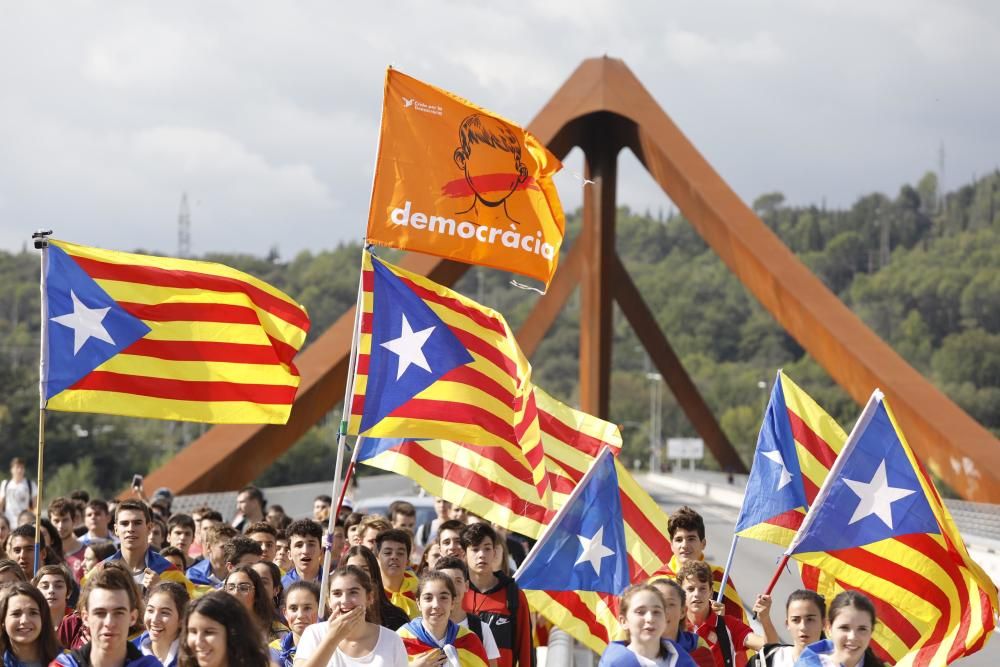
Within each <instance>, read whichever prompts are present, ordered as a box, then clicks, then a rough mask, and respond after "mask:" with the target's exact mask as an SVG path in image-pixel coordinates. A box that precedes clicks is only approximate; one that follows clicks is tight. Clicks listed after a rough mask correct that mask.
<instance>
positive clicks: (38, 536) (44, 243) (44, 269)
mask: <svg viewBox="0 0 1000 667" xmlns="http://www.w3.org/2000/svg"><path fill="white" fill-rule="evenodd" d="M50 234H52V230H49V229H39V230H38V231H37V232H35V233H34V234H32V235H31V238H32V239H34V244H35V249H36V250H39V251H41V261H40V266H41V277H40V279H39V281H38V287H39V290H40V291H41V298H40V299H39V303H40V308H41V323H40V325H41V326H40V331H39V341H38V473H37V476H36V479H37V482H36V493H37V496H36V498H35V562H34V570H33V572H38V568H39V567H41V556H42V485H43V484H44V483H45V472H44V469H45V414H46V409H45V406H46V403H47V401H46V398H45V378H46V377H48V361H49V360H48V353H49V300H48V291H47V289H46V286H47V278H48V275H47V274H48V268H49V253H48V249H49V239H48V237H49V235H50ZM28 487H29V488H28V499H29V500H30V499H31V488H30V487H31V484H28Z"/></svg>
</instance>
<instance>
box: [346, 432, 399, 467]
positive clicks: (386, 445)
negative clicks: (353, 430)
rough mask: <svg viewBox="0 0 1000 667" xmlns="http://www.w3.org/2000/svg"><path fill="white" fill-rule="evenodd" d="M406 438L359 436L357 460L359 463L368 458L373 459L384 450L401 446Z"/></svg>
mask: <svg viewBox="0 0 1000 667" xmlns="http://www.w3.org/2000/svg"><path fill="white" fill-rule="evenodd" d="M406 440H407V439H406V438H365V437H360V438H358V444H357V447H358V453H357V460H358V463H362V462H364V461H367V460H368V459H373V458H375V457H376V456H378V455H379V454H381V453H383V452H388V451H390V450H392V449H395V448H396V447H399V446H400V445H402V444H403V443H404V442H406Z"/></svg>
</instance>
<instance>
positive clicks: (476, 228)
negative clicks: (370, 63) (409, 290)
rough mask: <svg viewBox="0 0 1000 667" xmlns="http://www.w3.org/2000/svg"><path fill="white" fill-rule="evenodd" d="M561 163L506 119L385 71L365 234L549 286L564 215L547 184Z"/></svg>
mask: <svg viewBox="0 0 1000 667" xmlns="http://www.w3.org/2000/svg"><path fill="white" fill-rule="evenodd" d="M561 168H562V164H561V163H560V162H559V160H557V159H556V158H555V156H553V155H552V154H551V153H550V152H549V151H548V150H547V149H546V148H545V147H544V146H542V145H541V144H540V143H539V141H538V140H537V139H536V138H535V137H533V136H532V135H531V134H530V133H528V132H526V131H525V130H524V129H522V128H520V127H518V126H517V125H515V124H514V123H511V122H510V121H508V120H505V119H504V118H501V117H500V116H497V115H496V114H493V113H491V112H489V111H487V110H485V109H481V108H479V107H477V106H475V105H473V104H471V103H470V102H468V101H466V100H464V99H462V98H460V97H457V96H456V95H453V94H451V93H449V92H447V91H444V90H441V89H440V88H435V87H434V86H431V85H428V84H426V83H423V82H422V81H418V80H417V79H414V78H412V77H409V76H407V75H405V74H402V73H401V72H398V71H396V70H393V69H389V71H388V73H387V74H386V77H385V96H384V99H383V102H382V127H381V139H380V142H379V149H378V160H377V162H376V165H375V183H374V186H373V188H372V202H371V209H370V212H369V218H368V233H367V239H368V242H370V243H373V244H376V245H384V246H390V247H393V248H402V249H404V250H413V251H416V252H423V253H427V254H430V255H437V256H439V257H445V258H447V259H453V260H457V261H460V262H466V263H468V264H480V265H483V266H489V267H493V268H495V269H501V270H504V271H511V272H513V273H518V274H521V275H525V276H529V277H531V278H535V279H537V280H540V281H542V282H544V283H545V284H546V286H548V283H549V280H551V278H552V275H553V274H554V273H555V270H556V264H557V262H558V260H559V246H560V245H562V239H563V227H564V223H565V220H564V217H563V211H562V205H561V204H560V203H559V196H558V194H557V193H556V188H555V185H554V184H553V183H552V175H553V174H555V173H556V172H557V171H559V169H561Z"/></svg>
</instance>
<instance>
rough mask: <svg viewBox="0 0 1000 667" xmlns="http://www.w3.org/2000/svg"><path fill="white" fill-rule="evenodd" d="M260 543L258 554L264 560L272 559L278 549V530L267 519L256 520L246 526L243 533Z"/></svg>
mask: <svg viewBox="0 0 1000 667" xmlns="http://www.w3.org/2000/svg"><path fill="white" fill-rule="evenodd" d="M244 534H245V535H246V536H247V537H249V538H250V539H251V540H253V541H254V542H256V543H257V544H259V545H260V555H261V557H262V558H263V559H264V560H266V561H269V562H270V561H273V560H274V554H275V552H276V551H277V550H278V531H277V530H275V529H274V526H272V525H271V524H269V523H268V522H267V521H258V522H256V523H252V524H250V525H249V526H247V529H246V533H244Z"/></svg>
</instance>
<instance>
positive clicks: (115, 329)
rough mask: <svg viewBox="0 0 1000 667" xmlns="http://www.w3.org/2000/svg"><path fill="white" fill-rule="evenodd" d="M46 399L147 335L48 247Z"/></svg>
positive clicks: (54, 248)
mask: <svg viewBox="0 0 1000 667" xmlns="http://www.w3.org/2000/svg"><path fill="white" fill-rule="evenodd" d="M46 252H47V253H48V257H47V260H46V261H47V263H48V270H47V271H46V274H45V295H46V301H47V304H48V322H47V323H46V328H47V332H48V335H47V340H46V345H47V350H48V351H47V361H48V363H47V365H46V368H45V377H44V378H43V382H42V384H43V393H44V395H45V398H46V399H49V398H52V397H53V396H55V395H56V394H58V393H59V392H61V391H63V390H64V389H67V388H69V387H72V386H73V385H74V384H76V383H77V382H78V381H79V380H81V379H82V378H84V377H85V376H86V375H87V374H89V373H90V372H91V371H93V370H94V369H95V368H97V367H98V366H100V365H101V364H103V363H104V362H105V361H107V360H108V359H110V358H111V357H113V356H115V355H116V354H118V353H119V352H121V351H123V350H125V349H126V348H128V347H129V346H130V345H132V343H134V342H135V341H137V340H139V339H140V338H142V337H144V336H145V335H146V334H148V333H149V332H150V328H149V327H148V326H147V325H146V323H145V322H143V321H142V320H140V319H139V318H137V317H135V316H134V315H131V314H129V313H128V312H126V311H125V309H124V308H122V307H121V306H120V305H118V302H117V301H115V300H114V299H112V298H111V296H110V295H109V294H108V293H107V292H105V291H104V290H103V289H102V288H101V286H100V285H98V284H97V282H95V281H94V279H93V278H91V277H90V275H89V274H88V273H87V272H86V271H84V270H83V268H82V267H80V265H79V264H77V263H76V261H74V260H73V258H72V257H70V256H69V255H68V254H66V251H64V250H63V249H62V248H60V247H58V246H56V245H54V244H49V248H48V250H46Z"/></svg>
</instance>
